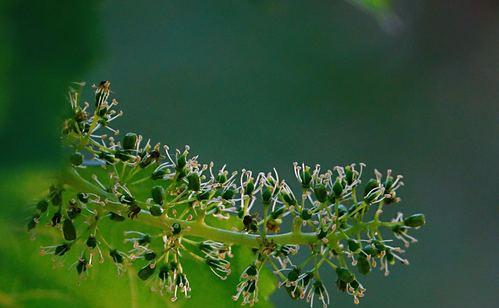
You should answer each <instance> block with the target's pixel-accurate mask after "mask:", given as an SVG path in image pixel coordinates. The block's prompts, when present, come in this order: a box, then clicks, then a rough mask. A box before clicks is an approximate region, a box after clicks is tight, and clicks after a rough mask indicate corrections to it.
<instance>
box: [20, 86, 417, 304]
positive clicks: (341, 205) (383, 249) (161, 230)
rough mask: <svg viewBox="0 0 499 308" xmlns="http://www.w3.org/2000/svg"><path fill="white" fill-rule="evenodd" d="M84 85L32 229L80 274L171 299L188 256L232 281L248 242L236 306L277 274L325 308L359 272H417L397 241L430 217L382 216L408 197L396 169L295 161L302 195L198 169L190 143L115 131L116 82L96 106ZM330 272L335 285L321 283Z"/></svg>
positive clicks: (293, 292) (265, 177) (274, 176)
mask: <svg viewBox="0 0 499 308" xmlns="http://www.w3.org/2000/svg"><path fill="white" fill-rule="evenodd" d="M82 88H83V85H82V84H78V88H77V89H71V90H70V92H69V101H70V104H71V113H70V115H69V117H68V118H67V119H66V120H65V121H64V125H63V129H62V135H63V138H62V139H63V142H64V143H65V144H66V145H67V146H68V147H69V148H70V149H71V151H72V154H71V156H70V157H69V164H68V165H69V168H68V169H67V170H65V171H64V173H63V176H61V177H60V178H61V180H60V181H59V182H57V183H54V185H52V186H50V188H49V189H48V191H47V194H46V196H45V197H44V198H42V199H41V200H39V201H38V202H37V203H36V206H35V209H34V212H33V215H32V216H31V217H30V219H29V220H28V224H27V226H28V230H30V232H32V233H33V234H35V232H36V230H37V229H38V228H40V227H45V226H46V227H47V228H53V229H55V230H57V232H59V233H60V234H61V238H60V241H58V242H56V243H54V244H53V245H50V246H44V247H42V249H41V254H42V255H53V258H54V259H56V260H61V259H65V258H74V259H73V260H74V261H73V262H74V263H73V265H74V268H75V270H76V273H77V274H78V275H79V276H84V275H86V274H87V272H88V271H89V270H90V269H91V268H92V267H93V265H94V264H95V263H96V260H98V262H104V261H105V260H106V259H107V260H110V261H111V262H112V263H114V264H115V265H116V267H117V269H118V272H119V273H121V272H123V271H126V270H129V268H130V267H134V268H135V272H136V273H137V276H138V278H140V279H141V280H143V281H145V283H147V284H148V285H150V287H151V290H153V291H157V292H159V293H160V294H161V295H165V294H168V295H169V296H170V297H171V299H172V300H173V301H175V300H177V299H178V298H179V297H180V296H182V297H184V298H188V297H190V291H191V283H190V281H189V277H192V276H190V275H191V274H192V273H190V269H189V268H188V267H187V266H185V264H186V263H185V262H184V260H185V259H186V258H189V259H191V260H194V261H196V262H201V263H202V264H204V265H205V266H207V268H209V269H210V270H211V272H213V274H214V277H218V278H220V279H222V280H224V279H226V278H227V277H228V276H229V275H231V274H232V266H231V261H233V260H236V261H237V256H233V253H232V246H242V247H246V248H249V249H251V250H252V251H253V260H252V261H251V262H250V263H249V264H247V267H246V268H245V269H244V270H243V272H242V273H240V276H239V282H238V284H237V285H236V286H233V287H234V289H235V294H234V296H233V299H234V300H239V301H241V302H242V303H243V304H248V305H254V304H256V303H257V302H258V301H259V292H258V291H259V281H260V277H261V273H262V271H265V270H267V269H268V268H271V269H272V270H273V273H274V274H275V276H276V277H277V278H278V279H279V280H280V283H279V286H281V287H283V288H285V289H286V291H287V292H288V294H289V295H290V296H291V297H292V298H294V299H303V300H306V301H307V302H309V303H310V305H311V306H312V305H313V304H314V302H316V303H319V304H320V305H322V306H323V307H326V306H327V305H329V303H330V296H329V291H328V290H331V289H332V288H333V286H335V287H336V288H337V289H338V290H339V291H342V292H345V293H347V294H349V295H351V296H352V297H353V301H354V303H358V302H359V300H360V298H362V297H363V296H364V293H365V288H364V286H363V285H362V284H361V282H360V280H361V277H362V276H363V275H367V274H369V273H370V272H371V271H372V270H373V269H375V268H376V267H378V265H379V269H380V270H381V271H382V272H383V273H384V274H385V275H388V274H389V266H392V265H394V264H395V263H396V262H397V261H398V262H400V263H402V264H406V265H407V264H409V261H408V260H407V259H406V258H405V257H403V253H404V252H405V251H404V250H403V249H402V248H401V247H399V246H397V244H396V243H395V242H394V241H393V239H390V238H389V237H390V236H393V237H394V238H395V239H396V240H399V241H401V243H402V245H403V247H405V248H407V247H408V246H409V244H410V243H414V242H416V239H415V238H414V237H413V236H412V235H411V234H410V233H412V231H413V229H417V228H419V227H421V226H423V225H424V224H425V218H424V215H422V214H414V215H410V216H404V215H403V214H401V213H399V214H398V215H397V216H396V217H395V218H393V219H391V220H383V219H382V214H383V209H384V208H385V207H386V206H397V207H398V205H397V204H398V203H399V202H400V201H401V199H400V197H399V195H398V190H399V189H400V187H401V186H402V185H403V182H402V176H400V175H395V174H394V173H393V172H392V170H388V171H387V172H386V173H385V174H384V175H383V174H382V173H381V172H379V171H378V170H375V171H374V176H373V177H372V178H370V179H368V180H367V181H366V182H365V183H364V180H363V179H362V177H363V175H365V172H364V170H365V167H366V166H365V164H363V163H360V164H350V165H346V166H336V167H333V168H331V169H324V168H322V167H321V166H320V165H315V166H313V167H311V166H309V165H307V164H305V163H301V164H299V163H294V165H293V171H294V175H295V177H296V180H297V182H298V184H299V189H298V190H294V189H292V185H289V184H288V182H286V181H285V180H284V179H282V178H280V177H279V175H278V173H277V171H276V170H275V169H274V170H272V172H269V173H263V172H262V173H254V172H252V171H250V170H242V171H241V172H236V171H233V172H231V171H229V170H227V167H226V166H225V165H224V166H222V167H221V168H218V169H217V168H215V165H214V164H213V163H212V162H210V163H202V162H200V161H199V158H198V156H195V155H192V154H191V150H190V147H189V146H186V147H185V148H184V149H182V150H172V149H170V147H168V146H167V145H162V144H160V143H153V142H151V140H150V139H147V138H144V137H143V136H141V135H139V134H136V133H133V132H128V133H126V134H124V135H121V134H120V132H119V131H118V130H117V129H114V128H113V127H112V126H111V125H112V124H113V121H114V120H116V119H117V118H119V117H120V116H122V114H123V113H122V112H121V111H116V109H115V108H116V106H117V105H118V102H117V101H116V100H115V99H111V100H110V94H111V90H110V82H109V81H102V82H100V83H99V84H98V85H96V86H94V89H95V91H94V102H93V103H88V102H82V99H81V90H82ZM91 106H93V107H91ZM124 221H128V222H129V223H128V224H125V223H123V222H124ZM108 224H115V225H116V228H120V226H123V227H122V228H123V229H125V228H129V227H130V226H134V229H136V230H123V231H124V240H123V242H124V243H119V242H117V243H113V242H112V241H111V240H110V237H109V234H108V231H106V230H108V228H102V226H103V225H108ZM125 226H126V227H125ZM135 226H136V227H135ZM144 226H145V227H147V229H146V228H143V229H142V227H144ZM144 230H148V231H147V232H146V231H144ZM151 230H156V231H151ZM299 250H300V251H301V252H302V253H301V254H302V256H301V257H300V258H298V257H296V256H295V255H296V254H297V253H298V251H299ZM303 257H304V259H303ZM298 259H299V260H301V263H297V261H296V260H298ZM327 268H329V269H330V271H331V272H332V273H334V274H333V275H334V276H335V280H336V283H334V279H333V281H329V279H328V278H329V277H328V276H327V275H324V277H321V276H320V273H324V270H325V269H327ZM192 287H193V288H195V287H196V286H195V285H192Z"/></svg>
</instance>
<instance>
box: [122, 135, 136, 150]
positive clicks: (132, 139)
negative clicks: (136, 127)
mask: <svg viewBox="0 0 499 308" xmlns="http://www.w3.org/2000/svg"><path fill="white" fill-rule="evenodd" d="M136 145H137V134H135V133H126V135H125V136H124V137H123V149H125V150H134V149H135V147H136Z"/></svg>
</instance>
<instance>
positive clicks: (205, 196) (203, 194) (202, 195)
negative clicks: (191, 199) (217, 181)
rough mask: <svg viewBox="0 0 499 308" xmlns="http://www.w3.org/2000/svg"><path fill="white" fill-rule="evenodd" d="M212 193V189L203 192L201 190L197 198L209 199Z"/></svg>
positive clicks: (201, 199) (200, 199)
mask: <svg viewBox="0 0 499 308" xmlns="http://www.w3.org/2000/svg"><path fill="white" fill-rule="evenodd" d="M210 194H211V191H209V190H207V191H203V192H200V193H198V194H197V195H196V198H197V199H198V200H199V201H203V200H207V199H209V198H210Z"/></svg>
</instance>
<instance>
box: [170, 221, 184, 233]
mask: <svg viewBox="0 0 499 308" xmlns="http://www.w3.org/2000/svg"><path fill="white" fill-rule="evenodd" d="M180 231H182V227H181V226H180V224H178V223H174V224H173V225H172V233H173V234H174V235H176V234H180Z"/></svg>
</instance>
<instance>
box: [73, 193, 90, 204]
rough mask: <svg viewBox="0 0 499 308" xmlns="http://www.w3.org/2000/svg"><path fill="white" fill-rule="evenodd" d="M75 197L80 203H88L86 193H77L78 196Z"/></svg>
mask: <svg viewBox="0 0 499 308" xmlns="http://www.w3.org/2000/svg"><path fill="white" fill-rule="evenodd" d="M76 197H77V198H78V200H80V202H81V203H87V202H88V194H87V193H78V194H76Z"/></svg>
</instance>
